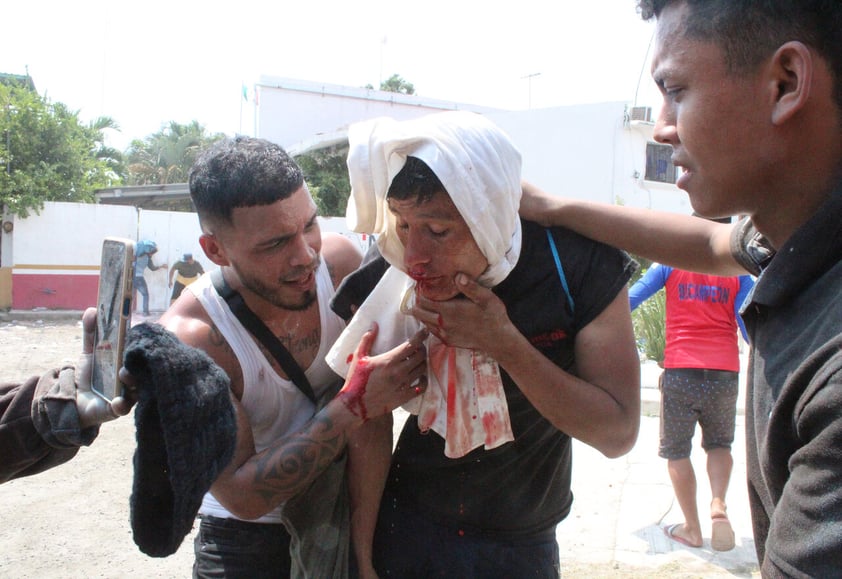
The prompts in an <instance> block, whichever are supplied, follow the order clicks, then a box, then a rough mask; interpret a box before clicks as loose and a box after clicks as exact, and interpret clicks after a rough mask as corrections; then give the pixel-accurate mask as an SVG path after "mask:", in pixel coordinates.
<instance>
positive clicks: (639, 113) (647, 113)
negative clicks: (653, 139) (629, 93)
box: [631, 107, 652, 122]
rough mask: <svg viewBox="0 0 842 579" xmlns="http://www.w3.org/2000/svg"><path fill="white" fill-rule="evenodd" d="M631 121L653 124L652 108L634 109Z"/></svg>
mask: <svg viewBox="0 0 842 579" xmlns="http://www.w3.org/2000/svg"><path fill="white" fill-rule="evenodd" d="M631 120H633V121H646V122H651V121H652V107H632V109H631Z"/></svg>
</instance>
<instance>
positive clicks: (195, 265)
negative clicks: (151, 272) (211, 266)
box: [170, 253, 205, 304]
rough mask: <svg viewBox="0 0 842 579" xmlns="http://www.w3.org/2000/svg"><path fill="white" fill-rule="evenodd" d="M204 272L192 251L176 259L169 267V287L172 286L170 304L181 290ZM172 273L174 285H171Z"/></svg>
mask: <svg viewBox="0 0 842 579" xmlns="http://www.w3.org/2000/svg"><path fill="white" fill-rule="evenodd" d="M203 273H205V269H204V268H203V267H202V264H201V263H199V262H198V261H196V260H195V259H193V254H192V253H185V254H184V256H183V257H182V258H181V261H177V262H175V263H174V264H173V266H172V267H171V268H170V287H171V288H172V297H170V304H172V303H173V302H174V301H175V300H176V299H178V296H180V295H181V292H182V291H183V290H184V288H186V287H187V286H188V285H190V284H191V283H193V282H194V281H196V280H197V279H199V277H201V275H202V274H203ZM173 274H177V275H176V277H175V285H173V279H172V278H173Z"/></svg>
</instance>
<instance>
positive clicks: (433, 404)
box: [328, 112, 640, 578]
mask: <svg viewBox="0 0 842 579" xmlns="http://www.w3.org/2000/svg"><path fill="white" fill-rule="evenodd" d="M349 144H350V151H349V155H348V168H349V172H350V177H351V188H352V191H351V199H350V200H349V205H348V221H349V226H350V227H351V228H352V229H354V230H355V231H359V232H365V233H369V234H376V235H377V245H378V248H379V250H380V252H381V253H382V256H383V257H384V258H385V259H386V260H387V261H388V263H389V264H390V265H391V267H389V268H388V269H386V273H385V274H384V275H383V277H382V278H381V279H380V281H379V283H378V285H377V287H375V288H373V291H371V293H370V295H368V299H367V300H366V301H365V302H364V303H362V304H360V303H358V302H359V301H362V300H361V299H358V300H357V303H353V304H352V306H353V308H354V309H355V310H356V313H355V315H354V319H353V321H352V323H351V324H350V326H349V327H348V328H347V330H346V334H345V335H343V336H341V337H340V338H339V340H338V341H337V342H336V344H335V346H334V348H333V350H332V352H331V354H329V356H328V362H329V363H330V364H331V365H332V366H333V367H334V369H335V370H337V371H338V372H340V373H343V371H344V364H345V360H346V359H347V357H348V354H349V353H350V352H351V350H349V348H350V347H351V346H352V345H353V344H355V343H356V342H355V338H354V335H355V332H358V331H360V330H359V329H360V328H361V329H362V330H363V331H364V330H365V329H367V328H368V327H370V325H371V323H372V322H373V321H376V322H377V323H378V325H379V328H380V330H379V334H378V342H377V343H375V345H374V347H373V349H372V353H376V352H377V351H379V350H382V349H385V348H388V347H389V345H390V344H394V343H397V342H399V341H402V340H403V339H404V336H407V335H412V333H413V332H414V330H415V329H417V328H418V327H420V326H422V325H423V326H426V327H427V328H428V329H429V331H430V333H431V335H430V337H429V339H428V342H427V351H428V388H427V390H426V391H425V392H424V393H423V395H422V396H420V397H418V398H416V399H415V400H413V404H414V405H413V406H410V407H408V409H409V410H410V411H411V412H413V413H414V414H413V415H412V416H411V417H410V418H409V420H408V421H407V423H406V425H405V426H404V429H403V431H402V433H401V436H400V439H399V440H398V442H397V446H396V448H395V451H394V454H393V456H392V458H391V466H390V468H389V471H388V476H386V466H385V464H386V463H387V461H388V458H387V457H385V456H384V457H383V461H384V464H383V465H381V466H382V471H383V474H384V476H386V481H385V483H384V484H385V490H384V493H383V498H382V501H381V503H380V506H379V520H378V522H377V529H376V533H375V539H374V552H373V562H374V569H371V568H362V569H360V575H361V576H363V577H370V576H375V574H379V575H380V576H391V577H401V578H407V577H431V576H446V577H492V576H493V577H502V576H516V577H520V576H524V577H525V576H530V577H554V578H555V577H558V573H559V556H558V544H557V542H556V538H555V526H556V524H557V523H558V522H559V521H561V520H562V519H564V518H565V517H566V516H567V514H568V513H569V511H570V506H571V503H572V500H573V497H572V493H571V491H570V477H571V464H572V458H571V437H575V438H578V439H579V440H581V441H583V442H585V443H587V444H589V445H591V446H593V447H595V448H597V449H598V450H600V451H601V452H602V453H603V454H605V455H606V456H609V457H616V456H620V455H622V454H624V453H626V452H628V451H629V450H630V449H631V447H632V446H633V444H634V442H635V439H636V437H637V431H638V426H639V422H640V416H639V415H640V395H639V362H638V357H637V352H636V348H635V343H634V335H633V332H632V325H631V318H630V315H629V307H628V296H627V292H626V282H627V281H628V279H629V277H630V276H631V274H632V272H633V271H634V268H635V267H636V266H635V264H634V262H633V261H632V260H631V259H630V258H629V257H628V256H627V255H626V254H624V253H622V252H620V251H618V250H616V249H613V248H610V247H608V246H605V245H602V244H599V243H596V242H593V241H591V240H589V239H586V238H583V237H581V236H579V235H577V234H574V233H573V232H571V231H569V230H567V229H563V228H550V229H545V228H543V227H541V226H539V225H538V224H536V223H534V222H529V221H522V220H520V219H519V218H518V215H517V208H518V204H519V200H520V178H521V176H520V167H521V160H520V154H519V152H518V151H517V149H516V148H515V147H514V145H513V144H512V142H511V141H510V139H509V138H508V136H506V135H505V134H504V133H503V132H502V131H501V130H500V129H498V128H497V127H496V126H494V125H493V124H492V123H490V122H489V121H488V120H487V119H485V118H484V117H482V116H480V115H476V114H473V113H466V112H447V113H438V114H434V115H429V116H427V117H423V118H420V119H416V120H411V121H402V122H398V121H393V120H391V119H377V120H375V121H370V122H366V123H361V124H358V125H354V126H352V127H351V130H350V132H349ZM357 273H359V274H361V275H359V276H357V275H356V274H352V275H351V276H350V277H349V278H346V280H345V282H344V283H343V286H342V287H340V289H339V292H338V295H337V301H341V300H342V296H343V292H348V293H349V294H351V295H360V292H359V290H360V288H359V279H362V278H365V277H366V276H365V275H362V274H364V270H358V272H357ZM355 285H356V286H357V287H354V286H355ZM367 290H371V288H370V287H369V288H367ZM361 294H362V295H366V294H367V291H366V290H363V291H362V292H361ZM372 468H379V467H378V466H376V465H372ZM376 490H379V489H376ZM372 494H375V493H372ZM370 508H371V509H372V515H371V519H372V520H373V519H374V514H373V512H374V510H375V509H377V507H376V506H374V505H371V507H370ZM375 569H376V573H375Z"/></svg>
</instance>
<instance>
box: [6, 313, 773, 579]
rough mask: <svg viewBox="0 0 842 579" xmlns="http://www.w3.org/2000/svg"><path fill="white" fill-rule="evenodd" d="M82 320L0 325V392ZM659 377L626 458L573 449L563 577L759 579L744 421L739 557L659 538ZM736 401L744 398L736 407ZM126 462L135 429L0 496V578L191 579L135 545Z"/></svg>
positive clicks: (663, 503) (701, 478)
mask: <svg viewBox="0 0 842 579" xmlns="http://www.w3.org/2000/svg"><path fill="white" fill-rule="evenodd" d="M80 315H81V314H80V313H71V314H65V315H63V316H59V315H56V314H50V313H49V312H35V313H32V314H29V315H27V316H20V315H14V313H12V314H8V313H7V314H3V315H0V381H5V380H14V379H20V378H23V377H25V376H28V375H30V374H32V373H40V372H41V371H43V370H46V369H48V368H49V367H51V366H53V365H56V364H58V363H60V362H61V361H62V360H64V359H71V360H72V359H75V357H76V356H77V355H78V353H79V351H80V349H81V339H80V335H81V327H80V326H79V324H78V320H79V319H80ZM659 373H660V369H659V368H658V367H657V366H655V365H654V364H652V363H643V364H641V377H642V385H643V388H642V389H641V399H642V402H643V404H642V408H643V411H642V416H641V428H640V435H639V438H638V441H637V444H636V445H635V447H634V448H633V449H632V451H631V452H630V453H628V454H627V455H626V456H623V457H621V458H618V459H611V460H609V459H607V458H605V457H604V456H602V455H601V454H600V453H599V452H597V451H595V450H593V449H592V448H590V447H588V446H586V445H584V444H581V443H578V442H575V443H574V451H573V452H574V455H573V456H574V466H573V492H574V495H575V501H574V505H573V510H572V512H571V513H570V516H569V517H568V518H567V519H566V520H565V521H563V522H562V523H561V524H560V525H559V527H558V531H557V535H558V541H559V546H560V553H561V560H562V573H563V575H564V576H565V577H588V578H590V577H626V578H644V577H670V578H690V577H693V578H695V577H759V571H758V566H757V560H756V557H755V552H754V542H753V540H752V538H751V524H750V517H749V510H748V499H747V494H746V489H745V448H744V447H745V436H744V426H745V425H744V419H743V416H742V409H740V413H739V415H738V417H737V437H736V441H735V446H734V459H735V460H734V474H733V477H732V482H731V487H730V490H729V494H728V505H729V509H728V512H729V515H730V518H731V522H732V524H733V526H734V530H735V532H736V542H737V545H736V548H735V549H733V550H732V551H729V552H724V553H723V552H716V551H713V550H712V549H710V528H709V526H708V527H707V528H705V527H703V534H704V535H705V545H704V546H703V547H702V548H699V549H693V548H688V547H684V546H682V545H680V544H678V543H676V542H674V541H671V540H669V539H668V538H667V537H666V536H665V535H664V533H663V531H662V529H661V527H662V526H663V525H665V524H670V523H678V522H681V521H682V516H681V512H680V510H679V508H678V505H677V503H676V501H675V499H674V496H673V492H672V486H671V485H670V481H669V476H668V474H667V469H666V461H665V460H663V459H661V458H659V457H658V456H657V447H658V418H657V409H658V405H657V400H658V390H657V377H658V375H659ZM742 387H744V376H742V377H741V388H742ZM743 400H744V393H743V394H741V395H740V403H741V404H742V401H743ZM698 440H699V436H697V437H696V439H694V443H695V448H694V450H693V456H692V460H693V463H694V466H695V468H696V473H697V479H698V487H699V497H698V503H699V507H700V513H701V514H702V516H704V515H705V514H706V513H707V505H708V503H709V501H710V491H709V488H708V485H707V478H706V475H705V465H704V453H703V452H702V450H701V449H700V448H699V447H698ZM133 452H134V423H133V420H132V418H131V417H127V418H124V419H121V420H118V421H116V422H114V423H110V424H107V425H105V426H104V427H103V429H102V432H101V434H100V438H99V439H98V440H97V441H96V442H95V443H94V444H93V445H92V446H91V447H89V448H85V449H83V450H82V451H81V452H80V454H79V456H78V457H77V458H75V459H73V460H72V461H71V462H69V463H67V464H65V465H62V466H59V467H57V468H55V469H53V470H52V471H48V472H45V473H42V474H39V475H36V476H33V477H29V478H25V479H19V480H16V481H12V482H9V483H6V484H4V485H0V505H4V506H5V507H6V508H5V509H4V515H3V522H4V524H3V525H2V526H0V554H2V555H0V578H6V577H10V578H11V577H15V578H26V577H33V578H35V577H37V578H39V579H41V578H59V577H61V578H66V577H104V578H111V577H161V578H179V577H189V576H190V572H191V565H192V560H193V556H192V538H193V533H190V534H189V535H188V536H187V537H186V538H185V542H184V544H182V546H181V548H180V549H179V551H178V552H177V553H176V554H175V555H172V556H170V557H168V558H166V559H153V558H150V557H147V556H145V555H143V554H142V553H140V552H139V551H138V549H137V547H136V546H135V545H134V543H133V541H132V538H131V527H130V525H129V509H128V506H129V505H128V503H129V501H128V499H129V495H130V492H131V481H132V473H133V471H132V465H131V456H132V454H133ZM703 521H704V519H703ZM193 532H195V529H194V531H193Z"/></svg>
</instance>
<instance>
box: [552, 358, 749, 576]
mask: <svg viewBox="0 0 842 579" xmlns="http://www.w3.org/2000/svg"><path fill="white" fill-rule="evenodd" d="M742 366H743V367H745V359H743V364H742ZM660 372H661V370H660V369H659V368H658V367H657V365H655V364H653V363H644V364H642V365H641V385H642V389H641V400H642V409H643V410H642V416H641V424H640V435H639V437H638V440H637V443H636V444H635V446H634V448H633V449H632V451H631V452H630V453H629V454H627V455H626V456H623V457H621V458H618V459H613V460H612V459H607V458H605V457H604V456H602V455H601V454H600V453H599V452H598V451H596V450H594V449H592V448H591V447H589V446H587V445H585V444H582V443H580V442H578V441H575V442H574V450H573V453H574V454H573V492H574V497H575V500H574V504H573V511H572V512H571V514H570V516H569V517H568V518H567V519H566V520H565V521H563V522H562V523H561V524H560V525H559V526H558V531H557V535H558V540H559V545H560V550H561V558H562V571H563V572H564V574H565V576H569V577H585V576H588V577H595V576H606V577H607V576H627V577H631V576H634V577H759V576H760V573H759V571H758V565H757V557H756V555H755V550H754V540H753V539H752V531H751V517H750V513H749V507H748V494H747V491H746V484H745V477H746V474H745V420H744V416H743V415H744V412H743V410H744V408H743V404H744V401H745V392H744V388H745V374H742V375H741V376H740V390H741V392H740V396H739V404H738V416H737V430H736V440H735V444H734V448H733V454H734V472H733V475H732V478H731V485H730V487H729V491H728V497H727V501H728V513H729V518H730V519H731V524H732V525H733V527H734V531H735V534H736V543H737V545H736V547H735V548H734V549H733V550H731V551H728V552H717V551H714V550H712V549H711V548H710V526H709V525H705V522H706V515H707V513H708V509H707V506H708V504H709V503H710V487H709V485H708V482H707V474H706V470H705V454H704V451H703V450H702V449H701V447H700V437H701V434H700V432H699V431H698V430H697V432H696V437H695V438H694V440H693V443H694V448H693V454H692V456H691V460H692V462H693V465H694V468H695V471H696V478H697V484H698V504H699V513H700V516H701V517H702V521H703V523H702V524H703V527H702V531H703V535H704V539H705V543H704V546H703V547H702V548H699V549H693V548H689V547H685V546H683V545H680V544H678V543H676V542H675V541H672V540H670V539H668V538H667V537H666V536H665V535H664V533H663V530H662V527H663V526H664V525H666V524H672V523H680V522H682V521H683V516H682V514H681V509H680V508H679V506H678V503H677V501H676V500H675V497H674V494H673V491H672V485H671V484H670V480H669V475H668V473H667V465H666V460H664V459H662V458H660V457H658V416H657V411H658V400H659V399H660V394H659V392H658V389H657V382H658V375H659V374H660ZM647 414H648V415H647Z"/></svg>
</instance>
